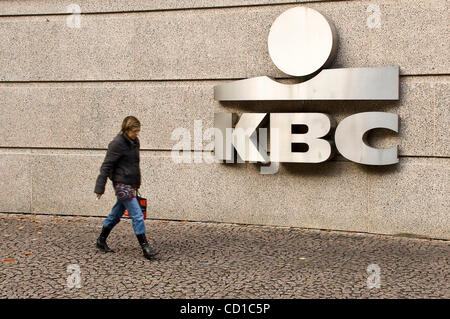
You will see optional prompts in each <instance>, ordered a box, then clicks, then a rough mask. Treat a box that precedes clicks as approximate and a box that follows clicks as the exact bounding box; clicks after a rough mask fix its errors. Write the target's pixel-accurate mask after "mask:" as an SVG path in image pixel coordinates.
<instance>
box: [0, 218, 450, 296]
mask: <svg viewBox="0 0 450 319" xmlns="http://www.w3.org/2000/svg"><path fill="white" fill-rule="evenodd" d="M102 220H103V218H95V217H89V218H81V217H53V216H42V215H20V214H4V213H2V214H0V236H1V241H0V265H1V267H0V283H1V284H0V298H433V297H437V298H450V265H449V255H450V242H448V241H439V240H427V239H413V238H403V237H393V236H381V235H370V234H358V233H346V232H333V231H332V232H327V231H316V230H303V229H298V228H281V227H267V226H245V225H230V224H216V223H198V222H175V221H169V222H167V221H157V220H147V221H146V222H145V223H146V227H147V231H148V238H149V241H150V244H151V245H152V246H153V247H154V248H156V249H157V250H159V251H160V253H159V255H158V256H157V257H156V258H155V260H153V261H148V260H146V259H144V257H143V256H142V252H141V250H140V248H139V245H138V242H137V240H136V238H135V237H134V235H133V229H132V226H131V221H130V220H122V222H121V223H119V224H118V225H117V226H116V228H115V229H114V230H113V231H112V233H111V235H110V238H109V239H108V244H109V246H110V247H111V248H112V249H114V250H115V251H116V253H114V254H104V253H101V252H99V251H97V249H96V248H95V240H96V238H97V236H98V234H99V231H100V229H101V221H102ZM71 264H75V265H77V266H75V267H79V269H80V271H81V273H80V274H79V278H80V280H81V281H80V282H79V283H80V288H76V287H73V288H69V287H68V277H69V279H73V280H72V281H71V280H69V283H71V285H72V286H73V284H74V283H76V279H74V278H75V277H74V276H75V275H77V274H76V273H74V270H73V269H72V270H70V272H68V265H71ZM370 264H376V265H378V266H379V267H380V268H379V269H380V276H379V278H380V288H372V289H369V288H368V286H367V279H368V277H369V276H372V277H371V278H374V277H373V276H376V274H375V275H374V274H372V275H370V274H369V273H368V272H367V267H368V266H369V265H370ZM375 268H376V266H375ZM74 269H75V268H74ZM75 272H76V270H75ZM371 282H373V281H371Z"/></svg>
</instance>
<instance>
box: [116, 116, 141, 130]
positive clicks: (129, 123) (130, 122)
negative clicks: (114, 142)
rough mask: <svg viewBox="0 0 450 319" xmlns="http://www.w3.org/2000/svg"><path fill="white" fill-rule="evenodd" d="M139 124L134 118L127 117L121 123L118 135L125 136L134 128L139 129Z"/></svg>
mask: <svg viewBox="0 0 450 319" xmlns="http://www.w3.org/2000/svg"><path fill="white" fill-rule="evenodd" d="M140 127H141V122H139V120H138V119H137V118H136V117H134V116H131V115H130V116H127V117H126V118H124V119H123V121H122V128H121V130H120V133H119V134H125V133H126V132H128V131H131V130H132V129H134V128H140Z"/></svg>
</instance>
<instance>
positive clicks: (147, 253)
mask: <svg viewBox="0 0 450 319" xmlns="http://www.w3.org/2000/svg"><path fill="white" fill-rule="evenodd" d="M136 237H137V239H138V241H139V244H140V245H141V248H142V252H143V253H144V257H145V258H147V259H151V258H152V257H153V256H155V255H157V254H158V252H157V251H156V250H154V249H152V248H151V247H150V245H149V244H148V242H147V238H146V237H145V234H141V235H136Z"/></svg>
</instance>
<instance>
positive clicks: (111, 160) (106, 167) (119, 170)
mask: <svg viewBox="0 0 450 319" xmlns="http://www.w3.org/2000/svg"><path fill="white" fill-rule="evenodd" d="M139 146H140V143H139V139H138V138H136V140H134V141H133V140H132V139H131V138H129V137H128V136H127V135H126V134H117V136H116V137H115V138H114V139H113V140H112V141H111V142H110V143H109V144H108V151H107V152H106V156H105V159H104V160H103V164H102V166H101V167H100V175H98V177H97V181H96V183H95V190H94V192H95V193H96V194H103V193H104V192H105V185H106V181H107V178H108V177H109V179H110V180H111V181H113V182H119V183H124V184H127V185H132V186H133V187H134V188H139V187H140V186H141V170H140V168H139Z"/></svg>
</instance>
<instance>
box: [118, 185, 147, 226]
mask: <svg viewBox="0 0 450 319" xmlns="http://www.w3.org/2000/svg"><path fill="white" fill-rule="evenodd" d="M136 199H137V201H138V203H139V206H141V210H142V215H144V219H146V218H147V198H144V197H141V196H140V193H139V192H138V191H137V190H136ZM123 215H124V216H128V217H130V213H129V212H128V210H126V209H125V212H124V213H123Z"/></svg>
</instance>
